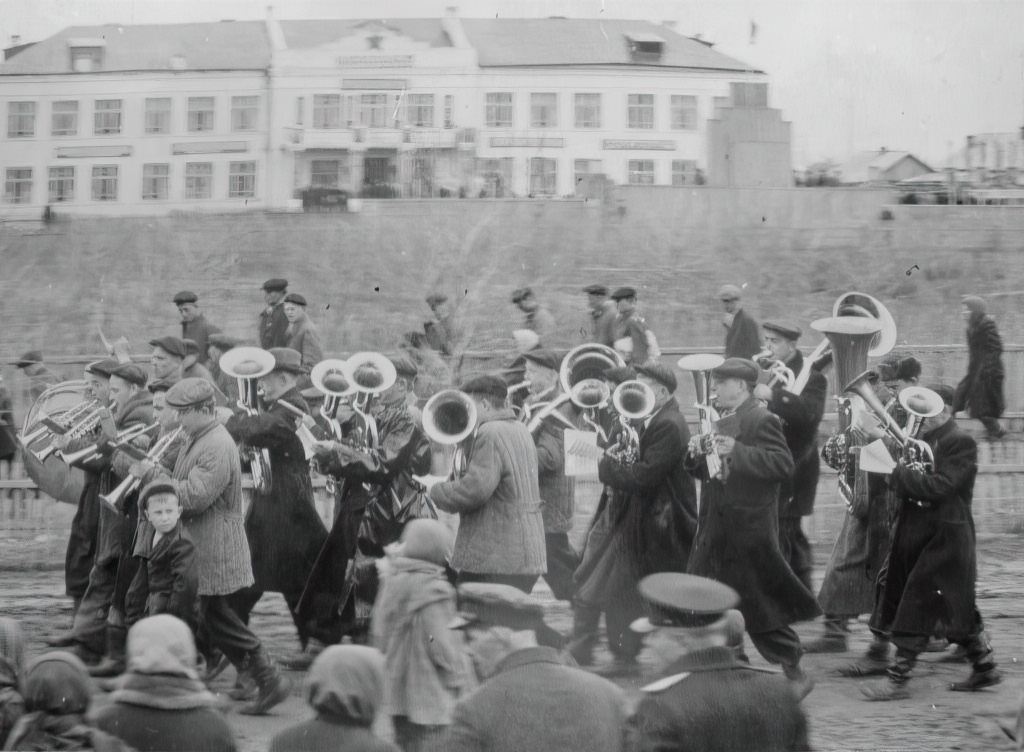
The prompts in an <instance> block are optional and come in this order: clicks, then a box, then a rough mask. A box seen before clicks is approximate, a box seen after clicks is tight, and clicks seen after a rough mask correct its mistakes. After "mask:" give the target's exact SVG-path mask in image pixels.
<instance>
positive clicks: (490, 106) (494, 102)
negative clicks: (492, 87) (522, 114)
mask: <svg viewBox="0 0 1024 752" xmlns="http://www.w3.org/2000/svg"><path fill="white" fill-rule="evenodd" d="M512 97H513V94H512V92H510V91H492V92H488V94H487V112H486V120H487V127H488V128H511V127H512V123H513V122H514V119H513V98H512Z"/></svg>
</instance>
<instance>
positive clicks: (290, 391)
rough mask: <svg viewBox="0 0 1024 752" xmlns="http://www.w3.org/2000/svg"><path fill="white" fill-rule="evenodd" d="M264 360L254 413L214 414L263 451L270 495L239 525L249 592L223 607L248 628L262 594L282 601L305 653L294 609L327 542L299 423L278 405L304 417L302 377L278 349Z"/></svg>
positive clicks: (297, 359)
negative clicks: (270, 361) (267, 368)
mask: <svg viewBox="0 0 1024 752" xmlns="http://www.w3.org/2000/svg"><path fill="white" fill-rule="evenodd" d="M269 352H270V354H271V355H273V356H274V370H273V371H271V372H270V373H268V374H267V375H266V376H263V377H261V378H260V384H261V386H262V387H263V399H262V405H261V408H262V409H261V411H260V413H259V414H258V415H248V414H246V413H244V412H242V411H239V412H237V413H233V412H232V411H231V409H230V408H218V414H219V416H221V417H222V419H223V420H225V427H226V428H227V429H228V433H230V434H231V436H232V437H233V438H234V439H235V441H237V442H238V443H240V444H246V445H248V446H251V447H257V448H266V449H269V450H270V475H271V485H270V488H269V489H267V490H266V491H262V492H260V491H254V492H253V498H252V506H251V507H250V508H249V512H248V517H247V519H246V521H245V533H246V536H247V537H248V539H249V548H250V550H251V552H252V573H253V578H254V579H255V584H254V585H253V586H252V587H249V588H246V589H244V590H241V591H239V592H236V593H234V594H232V595H231V596H230V602H231V605H232V607H233V608H235V610H236V611H238V614H239V616H241V617H242V620H243V621H244V622H246V623H248V619H249V613H250V612H251V611H252V609H253V607H254V606H255V605H256V603H257V602H258V601H259V599H260V598H261V597H263V593H264V592H266V591H268V590H269V591H271V592H275V593H281V594H282V595H283V596H284V599H285V602H286V603H287V604H288V610H289V611H290V612H291V615H292V620H293V621H294V622H295V627H296V629H297V630H298V633H299V639H300V641H301V642H302V644H303V645H305V643H306V640H307V639H308V634H307V631H306V625H305V623H304V621H303V620H302V619H300V618H299V616H298V613H297V611H296V608H297V607H298V603H299V597H300V596H301V595H302V589H303V587H305V585H306V580H307V579H308V578H309V573H310V572H311V571H312V569H313V564H314V563H315V562H316V557H317V554H318V553H319V552H320V549H321V547H322V546H323V544H324V541H326V540H327V529H326V528H325V527H324V523H323V521H322V520H321V519H320V515H319V514H318V513H317V511H316V506H315V505H314V502H313V483H312V480H311V479H310V475H309V462H308V461H307V460H306V455H305V451H304V449H303V446H302V442H301V441H300V440H299V437H298V436H297V435H296V429H297V428H298V425H299V423H300V422H301V420H300V419H299V418H298V417H297V416H296V415H295V413H294V412H293V411H292V410H289V409H287V408H285V407H283V406H282V405H280V404H278V401H279V400H281V401H284V402H287V403H288V404H289V405H292V406H294V407H296V408H298V409H299V410H301V411H302V412H304V413H307V414H308V413H309V408H308V407H307V405H306V401H305V400H304V399H303V398H302V395H300V394H299V390H298V389H297V388H296V383H297V382H298V379H299V376H301V375H302V374H304V373H305V372H306V369H305V368H304V367H303V366H302V356H301V355H299V353H297V352H296V351H295V350H288V349H287V348H282V347H275V348H273V349H272V350H270V351H269Z"/></svg>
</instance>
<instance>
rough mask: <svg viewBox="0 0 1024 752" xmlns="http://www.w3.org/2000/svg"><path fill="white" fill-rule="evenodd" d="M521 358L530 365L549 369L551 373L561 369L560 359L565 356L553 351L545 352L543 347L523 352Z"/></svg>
mask: <svg viewBox="0 0 1024 752" xmlns="http://www.w3.org/2000/svg"><path fill="white" fill-rule="evenodd" d="M523 357H524V358H526V359H527V360H528V361H530V362H531V363H536V364H537V365H538V366H542V367H544V368H550V369H551V370H552V371H557V370H558V369H559V368H561V366H562V359H563V358H564V357H565V356H564V355H563V354H562V353H559V352H555V351H554V350H547V349H545V348H543V347H538V348H536V349H535V350H529V351H527V352H524V353H523Z"/></svg>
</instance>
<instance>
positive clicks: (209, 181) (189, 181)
mask: <svg viewBox="0 0 1024 752" xmlns="http://www.w3.org/2000/svg"><path fill="white" fill-rule="evenodd" d="M211 195H213V163H212V162H187V163H186V164H185V198H210V196H211Z"/></svg>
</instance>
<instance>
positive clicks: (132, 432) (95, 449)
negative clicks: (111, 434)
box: [56, 423, 160, 467]
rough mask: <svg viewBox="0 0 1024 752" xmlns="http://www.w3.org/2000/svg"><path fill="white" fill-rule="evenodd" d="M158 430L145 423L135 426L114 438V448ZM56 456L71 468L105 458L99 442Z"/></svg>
mask: <svg viewBox="0 0 1024 752" xmlns="http://www.w3.org/2000/svg"><path fill="white" fill-rule="evenodd" d="M158 428H160V426H159V425H158V424H156V423H154V424H152V425H149V426H147V425H145V424H144V423H137V424H135V425H133V426H130V427H128V428H126V429H124V430H123V431H120V432H118V434H117V436H116V437H115V438H114V442H113V443H114V446H115V448H116V447H117V445H120V444H127V443H128V442H130V441H131V440H132V439H136V438H138V437H139V436H143V435H145V434H148V433H151V432H152V431H153V429H158ZM56 454H57V455H58V456H59V457H60V458H61V459H62V460H64V462H65V463H66V464H67V465H69V466H71V467H75V466H77V465H79V464H82V463H85V462H93V461H95V460H97V459H100V457H102V456H103V455H102V454H101V452H100V443H99V442H97V443H95V444H92V445H90V446H87V447H85V448H84V449H79V450H78V451H77V452H71V453H67V452H57V453H56Z"/></svg>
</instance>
